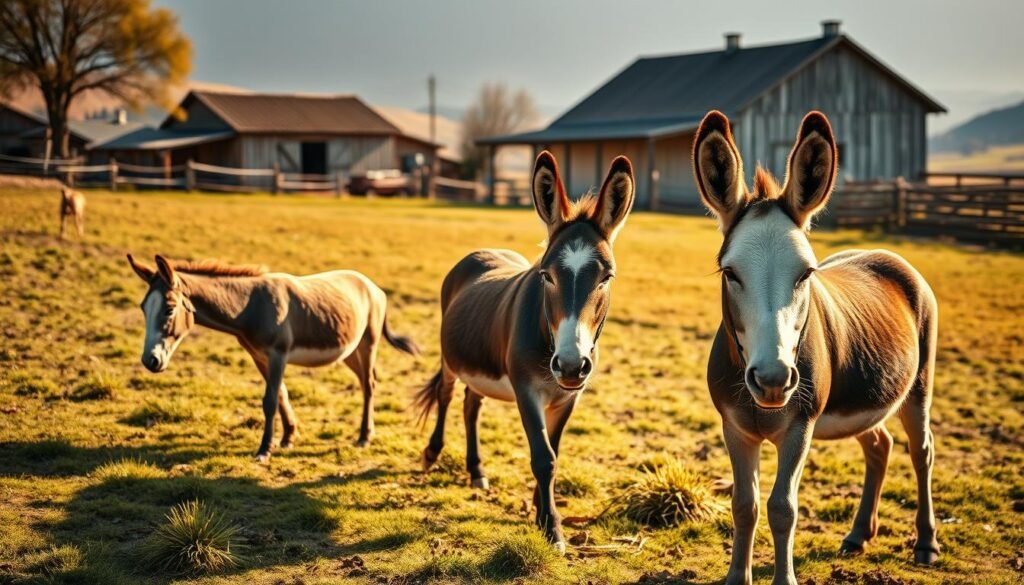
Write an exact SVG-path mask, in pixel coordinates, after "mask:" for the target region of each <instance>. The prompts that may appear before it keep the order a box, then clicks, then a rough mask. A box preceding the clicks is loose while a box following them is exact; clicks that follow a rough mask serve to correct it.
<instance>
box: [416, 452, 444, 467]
mask: <svg viewBox="0 0 1024 585" xmlns="http://www.w3.org/2000/svg"><path fill="white" fill-rule="evenodd" d="M439 456H440V453H434V452H433V451H431V450H430V447H427V448H426V449H424V450H423V453H422V454H420V465H422V466H423V471H430V468H431V467H433V466H434V464H435V463H437V458H438V457H439Z"/></svg>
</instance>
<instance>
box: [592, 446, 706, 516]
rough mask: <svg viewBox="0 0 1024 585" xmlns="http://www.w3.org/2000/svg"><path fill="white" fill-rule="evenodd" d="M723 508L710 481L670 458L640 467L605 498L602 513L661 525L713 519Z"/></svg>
mask: <svg viewBox="0 0 1024 585" xmlns="http://www.w3.org/2000/svg"><path fill="white" fill-rule="evenodd" d="M724 510H725V506H724V505H723V504H722V503H721V502H719V501H717V500H716V499H715V497H714V496H713V494H712V491H711V482H710V481H708V480H707V479H706V478H704V477H702V476H701V475H700V474H698V473H697V472H695V471H693V470H691V469H688V468H687V467H685V466H684V465H683V464H682V463H680V462H679V461H677V460H673V461H670V462H667V463H663V464H661V465H659V466H657V467H655V468H653V469H647V470H642V471H641V472H640V477H639V478H638V479H637V480H636V481H634V482H633V483H632V484H630V485H629V486H627V487H626V489H625V490H624V491H623V492H622V493H621V494H619V495H618V496H616V497H614V498H613V499H612V500H611V501H610V502H609V504H608V507H607V508H606V510H605V513H611V514H617V515H621V516H624V517H626V518H628V519H630V520H633V521H634V522H639V523H641V524H646V525H647V526H652V527H655V528H662V527H668V526H677V525H679V524H681V523H683V522H704V521H708V520H713V519H714V518H716V517H717V516H718V515H719V514H720V513H721V512H722V511H724Z"/></svg>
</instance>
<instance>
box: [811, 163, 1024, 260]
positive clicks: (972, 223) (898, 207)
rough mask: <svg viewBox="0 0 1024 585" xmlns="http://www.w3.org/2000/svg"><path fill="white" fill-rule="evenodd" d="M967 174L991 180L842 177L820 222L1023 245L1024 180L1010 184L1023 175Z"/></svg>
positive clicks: (987, 242)
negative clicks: (856, 179) (846, 179)
mask: <svg viewBox="0 0 1024 585" xmlns="http://www.w3.org/2000/svg"><path fill="white" fill-rule="evenodd" d="M967 177H968V174H967V173H962V174H961V179H962V178H967ZM931 178H934V176H929V179H931ZM970 178H973V179H991V181H989V182H987V184H986V183H981V184H964V182H963V181H962V180H960V181H959V182H949V183H944V184H932V183H931V182H919V183H908V182H906V181H903V180H900V179H898V180H896V181H894V182H889V183H872V184H864V183H848V184H846V185H843V186H841V187H840V188H839V189H837V191H836V193H835V194H834V195H833V196H832V200H831V202H830V203H829V209H828V212H827V213H826V214H825V215H824V217H823V223H825V224H826V225H832V226H835V227H856V228H863V229H883V230H886V231H890V232H894V233H907V234H913V235H922V236H930V237H946V238H953V239H957V240H963V241H970V242H979V243H985V244H995V245H1000V246H1009V247H1015V248H1020V247H1024V181H1021V183H1020V184H1019V185H1018V184H1014V183H1015V182H1016V181H1018V180H1019V179H1024V177H1017V176H1012V175H1009V176H1008V175H986V176H984V177H981V176H979V175H977V174H975V175H974V176H972V177H970Z"/></svg>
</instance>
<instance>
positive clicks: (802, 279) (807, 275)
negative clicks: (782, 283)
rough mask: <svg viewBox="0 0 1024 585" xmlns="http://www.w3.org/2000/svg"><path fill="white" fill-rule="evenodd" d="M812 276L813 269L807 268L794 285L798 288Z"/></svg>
mask: <svg viewBox="0 0 1024 585" xmlns="http://www.w3.org/2000/svg"><path fill="white" fill-rule="evenodd" d="M812 274H814V268H813V267H812V268H808V269H807V270H806V271H805V272H804V273H803V275H802V276H801V277H800V280H798V281H796V285H797V286H800V285H801V284H803V283H805V282H807V279H808V278H810V277H811V275H812Z"/></svg>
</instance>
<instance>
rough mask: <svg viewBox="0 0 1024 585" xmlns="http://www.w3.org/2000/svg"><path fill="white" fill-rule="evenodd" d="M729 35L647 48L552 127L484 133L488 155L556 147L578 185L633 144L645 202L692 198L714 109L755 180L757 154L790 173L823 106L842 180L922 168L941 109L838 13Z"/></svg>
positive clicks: (594, 179)
mask: <svg viewBox="0 0 1024 585" xmlns="http://www.w3.org/2000/svg"><path fill="white" fill-rule="evenodd" d="M725 39H726V42H725V46H724V47H723V48H722V49H720V50H717V51H709V52H703V53H692V54H683V55H668V56H657V57H641V58H639V59H637V60H636V61H634V62H633V63H632V64H631V65H629V66H628V67H626V69H625V70H623V71H622V72H620V73H619V74H618V75H616V76H615V77H613V78H612V79H611V80H609V81H608V82H607V83H605V84H604V85H602V86H601V87H599V88H598V89H597V90H595V91H594V92H593V93H591V94H590V95H589V96H587V97H585V98H584V99H583V100H582V101H581V102H579V103H578V104H576V105H575V106H574V107H572V108H571V109H570V110H569V111H567V112H565V113H564V114H562V115H561V116H560V117H559V118H557V119H556V120H555V121H554V122H552V123H551V124H550V125H549V126H548V127H547V128H545V129H543V130H538V131H535V132H526V133H521V134H515V135H509V136H498V137H493V138H488V139H484V140H481V141H480V144H482V145H487V146H489V147H490V149H491V153H492V154H491V156H492V159H493V153H494V151H495V150H496V149H497V148H499V147H501V146H503V145H529V146H532V147H533V148H534V150H535V151H539V150H540V149H542V148H547V149H549V150H551V151H552V152H553V153H554V154H555V156H556V157H557V158H558V160H559V163H560V166H561V170H562V175H563V179H564V180H565V182H566V187H567V188H568V189H569V190H570V191H571V192H572V193H574V194H575V193H581V192H584V191H586V190H587V189H590V188H592V187H598V186H600V184H601V180H602V178H603V177H602V173H603V172H604V170H605V169H604V167H605V166H606V165H607V164H608V162H609V161H610V160H611V158H612V157H613V156H615V155H618V154H626V155H627V156H629V157H630V159H632V161H633V164H634V167H635V168H636V172H637V175H638V177H639V178H638V180H637V182H638V190H637V197H638V204H639V205H640V206H642V207H647V208H658V207H665V208H673V207H675V208H680V209H687V208H695V207H697V206H699V196H698V194H697V188H696V185H694V182H693V173H692V170H691V165H690V150H691V144H692V139H693V134H694V132H695V131H696V128H697V125H698V124H699V123H700V121H701V118H702V117H703V116H704V114H705V113H706V112H707V111H708V110H712V109H717V110H721V111H723V112H724V113H725V114H726V115H728V116H729V118H730V119H731V120H732V122H733V124H734V128H733V132H734V135H735V136H736V140H737V143H738V146H739V149H740V152H741V154H742V156H743V159H744V160H745V161H747V168H746V169H745V171H746V172H747V174H748V179H749V178H750V177H751V176H752V174H753V171H754V163H755V162H756V161H760V163H761V164H762V165H764V166H766V167H767V168H769V169H770V170H771V171H773V172H774V173H775V174H776V175H778V176H780V177H781V176H783V175H784V174H785V166H786V158H787V155H788V153H789V150H790V148H791V147H792V144H793V140H794V136H795V135H796V131H797V128H798V127H799V124H800V120H801V119H802V117H803V116H804V114H806V113H807V112H808V111H809V110H814V109H817V110H821V111H823V112H824V113H825V114H826V115H827V116H828V117H829V119H830V120H831V121H832V124H833V125H834V127H835V131H836V136H837V138H838V140H839V157H840V173H841V176H842V178H843V179H844V180H847V181H865V180H874V179H892V178H895V177H898V176H902V177H907V178H912V177H917V176H918V175H919V174H920V173H922V172H924V171H925V165H926V154H927V153H926V148H927V146H926V139H925V118H926V116H927V115H928V114H932V113H939V112H945V108H943V106H942V105H941V104H939V103H938V102H936V101H935V100H934V99H932V98H931V97H929V96H928V95H927V94H925V93H924V92H923V91H921V90H920V89H918V88H917V87H915V86H914V85H913V84H911V83H910V82H909V81H908V80H906V79H905V78H903V77H901V76H900V75H899V74H897V73H896V72H895V71H893V70H892V69H891V68H890V67H888V66H887V65H885V64H884V63H882V62H881V61H880V60H879V59H878V58H876V57H874V56H873V55H871V54H870V53H868V51H867V50H865V49H864V48H863V47H861V46H860V45H859V44H857V43H856V42H854V41H853V40H852V39H851V38H850V37H848V36H846V35H845V34H842V33H841V32H840V24H839V22H838V21H826V22H823V23H822V34H821V36H819V37H817V38H813V39H810V40H802V41H796V42H790V43H783V44H776V45H764V46H756V47H743V46H742V45H741V43H740V35H738V34H727V35H725ZM492 167H493V165H492ZM491 174H492V176H493V175H494V174H495V173H491ZM493 185H494V181H493V180H492V182H491V186H492V190H493Z"/></svg>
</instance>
